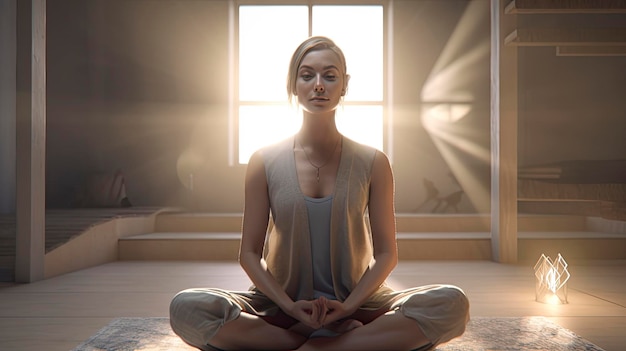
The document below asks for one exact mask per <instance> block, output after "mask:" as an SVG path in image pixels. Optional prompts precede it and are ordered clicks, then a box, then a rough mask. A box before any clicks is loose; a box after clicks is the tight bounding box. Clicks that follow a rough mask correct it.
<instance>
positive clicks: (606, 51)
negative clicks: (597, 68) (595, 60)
mask: <svg viewBox="0 0 626 351" xmlns="http://www.w3.org/2000/svg"><path fill="white" fill-rule="evenodd" d="M556 55H557V56H578V57H588V56H596V57H609V56H626V45H624V46H557V47H556Z"/></svg>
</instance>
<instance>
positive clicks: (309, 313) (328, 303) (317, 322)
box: [288, 296, 353, 329]
mask: <svg viewBox="0 0 626 351" xmlns="http://www.w3.org/2000/svg"><path fill="white" fill-rule="evenodd" d="M352 312H353V311H349V310H347V309H346V306H345V305H344V304H343V303H342V302H340V301H337V300H331V299H327V298H326V297H324V296H322V297H320V298H317V299H315V300H298V301H295V302H294V304H293V305H292V309H291V311H289V312H288V314H290V315H291V316H292V317H294V318H295V319H297V320H298V321H300V322H301V323H302V324H304V325H306V326H308V327H310V328H313V329H320V328H323V327H325V326H327V325H330V324H333V323H334V322H337V321H339V320H340V319H342V318H345V317H348V316H349V315H350V314H352Z"/></svg>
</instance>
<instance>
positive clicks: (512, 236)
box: [491, 0, 518, 263]
mask: <svg viewBox="0 0 626 351" xmlns="http://www.w3.org/2000/svg"><path fill="white" fill-rule="evenodd" d="M505 1H506V0H491V249H492V250H491V251H492V257H493V260H494V261H496V262H501V263H515V262H517V257H518V252H517V95H518V93H517V82H518V79H517V50H518V49H517V47H515V46H506V45H504V35H503V33H508V32H509V31H511V30H512V29H513V28H515V27H516V25H517V20H516V17H515V16H507V17H505V16H504V4H505Z"/></svg>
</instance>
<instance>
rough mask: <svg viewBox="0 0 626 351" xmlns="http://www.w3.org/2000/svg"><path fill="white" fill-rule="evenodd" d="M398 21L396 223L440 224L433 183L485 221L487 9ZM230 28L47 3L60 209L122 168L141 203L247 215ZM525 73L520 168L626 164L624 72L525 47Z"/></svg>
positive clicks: (439, 5) (430, 9)
mask: <svg viewBox="0 0 626 351" xmlns="http://www.w3.org/2000/svg"><path fill="white" fill-rule="evenodd" d="M393 13H394V17H393V28H394V33H393V47H394V52H393V55H392V62H393V71H394V73H395V74H394V78H393V83H392V88H393V92H394V96H393V99H394V100H393V103H394V104H393V109H392V111H391V112H392V115H393V124H392V126H391V128H392V135H393V140H392V146H393V150H391V153H392V155H393V168H394V173H395V176H396V195H397V197H396V210H397V211H398V212H430V211H432V208H433V203H432V202H431V203H428V204H425V205H422V206H420V204H421V203H422V202H423V201H424V200H425V199H426V198H427V191H426V187H425V185H424V179H427V180H430V181H432V182H433V183H434V184H435V186H436V187H437V188H438V190H439V196H446V195H449V194H452V193H454V192H456V191H458V190H460V189H463V191H464V194H463V196H462V198H461V202H460V203H459V205H458V206H459V211H460V212H476V211H477V212H482V213H486V212H488V211H489V203H488V198H489V184H490V181H489V135H488V133H489V74H490V73H489V28H490V24H489V20H490V19H489V1H488V0H471V1H466V0H446V1H439V0H419V1H413V0H395V1H394V12H393ZM227 21H228V2H227V1H226V0H216V1H194V0H185V1H173V0H172V1H149V0H128V1H106V0H87V1H85V0H58V1H54V2H49V4H48V40H49V43H48V50H49V53H48V60H49V62H48V169H47V172H48V174H47V185H48V206H49V207H64V206H67V205H68V204H69V203H70V202H71V200H72V196H73V195H72V194H73V192H74V190H75V188H76V187H77V185H78V184H80V183H81V182H82V180H83V179H84V178H85V177H86V176H88V175H89V174H91V173H94V172H110V171H113V170H115V169H118V168H120V169H122V170H123V172H124V173H125V175H126V178H127V186H128V194H129V197H130V200H131V202H132V203H133V204H136V205H160V206H178V205H194V206H195V208H198V209H202V210H205V211H211V212H241V210H242V200H243V178H244V173H245V167H244V166H239V165H236V166H231V165H229V162H228V149H227V145H228V139H227V137H228V77H227V67H228V63H229V62H228V31H227V29H228V22H227ZM519 62H520V82H519V84H520V86H519V88H520V89H519V90H520V108H521V110H520V163H527V164H531V163H539V162H548V161H553V160H561V159H572V158H590V159H604V158H624V152H623V150H626V145H625V143H626V138H623V132H622V131H623V130H626V129H625V128H624V124H625V123H626V122H625V121H626V119H625V118H623V117H624V112H623V111H626V109H625V108H624V107H625V106H624V104H625V103H626V102H625V101H624V99H623V98H621V96H623V91H626V89H625V88H626V87H625V85H624V84H625V83H623V82H626V79H624V78H625V77H624V72H626V71H625V70H624V69H623V67H626V65H624V58H623V57H622V58H558V57H556V56H554V55H553V49H552V50H550V49H547V48H522V49H520V58H519ZM620 67H621V69H620ZM433 107H436V109H435V110H437V109H441V108H444V109H446V108H447V109H448V110H447V111H448V114H447V115H446V116H447V117H450V116H452V115H451V114H450V113H451V111H457V112H458V111H461V112H462V113H461V114H460V116H461V117H462V118H459V119H458V120H454V121H453V120H451V119H448V120H446V119H445V118H443V119H442V118H438V117H437V116H438V115H437V114H433V113H431V114H428V113H426V112H425V111H427V110H428V109H429V108H433ZM444 117H445V116H444ZM556 136H558V137H556ZM581 141H583V142H581ZM190 173H193V174H194V182H193V183H194V194H195V196H193V197H191V196H190V192H189V190H188V189H187V188H186V186H185V185H186V184H187V183H188V179H189V174H190ZM450 211H452V210H450Z"/></svg>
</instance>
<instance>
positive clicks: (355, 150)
mask: <svg viewBox="0 0 626 351" xmlns="http://www.w3.org/2000/svg"><path fill="white" fill-rule="evenodd" d="M293 148H294V138H293V137H291V138H288V139H287V140H284V141H282V142H280V143H277V144H275V145H272V146H269V147H266V148H264V149H263V151H262V154H263V159H264V163H265V172H266V176H267V183H268V192H269V198H270V207H271V215H272V219H273V221H274V225H273V227H272V230H271V232H270V234H269V236H268V240H267V245H266V250H265V253H266V254H265V259H266V261H267V265H268V270H269V272H270V273H271V274H272V276H273V277H274V278H275V279H276V280H277V281H278V282H279V284H281V286H282V287H283V289H284V290H285V291H286V292H287V294H288V295H289V296H290V297H291V298H292V299H293V300H294V301H295V300H309V299H312V298H313V272H312V267H311V243H310V234H309V224H308V215H307V210H306V204H305V200H304V194H303V193H302V191H301V190H300V185H299V183H298V179H297V174H296V165H295V158H294V152H293ZM375 155H376V149H374V148H372V147H369V146H365V145H361V144H358V143H356V142H354V141H352V140H350V139H348V138H345V137H344V138H343V144H342V151H341V160H340V163H339V169H338V172H337V180H336V183H335V192H334V196H333V204H332V213H331V237H330V241H331V248H330V252H331V270H332V274H333V277H332V278H333V284H334V288H335V296H337V298H338V299H339V300H340V301H344V300H345V299H346V298H347V297H348V295H349V294H350V292H351V291H352V289H354V287H355V286H356V284H357V283H358V282H359V280H360V279H361V277H362V276H363V274H364V273H365V272H366V271H367V270H368V269H369V265H370V263H371V261H372V257H373V247H372V238H371V233H370V230H369V225H368V222H367V221H366V219H365V214H366V211H367V204H368V200H369V190H370V175H371V168H372V164H373V161H374V156H375ZM391 292H392V291H391V289H389V288H387V287H385V286H381V287H380V289H379V290H378V291H377V293H375V294H374V295H373V296H372V298H371V299H370V301H368V302H367V303H366V304H365V305H364V306H363V308H378V307H381V306H382V305H383V304H384V303H385V302H387V301H388V300H387V299H385V298H384V295H385V293H391Z"/></svg>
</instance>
